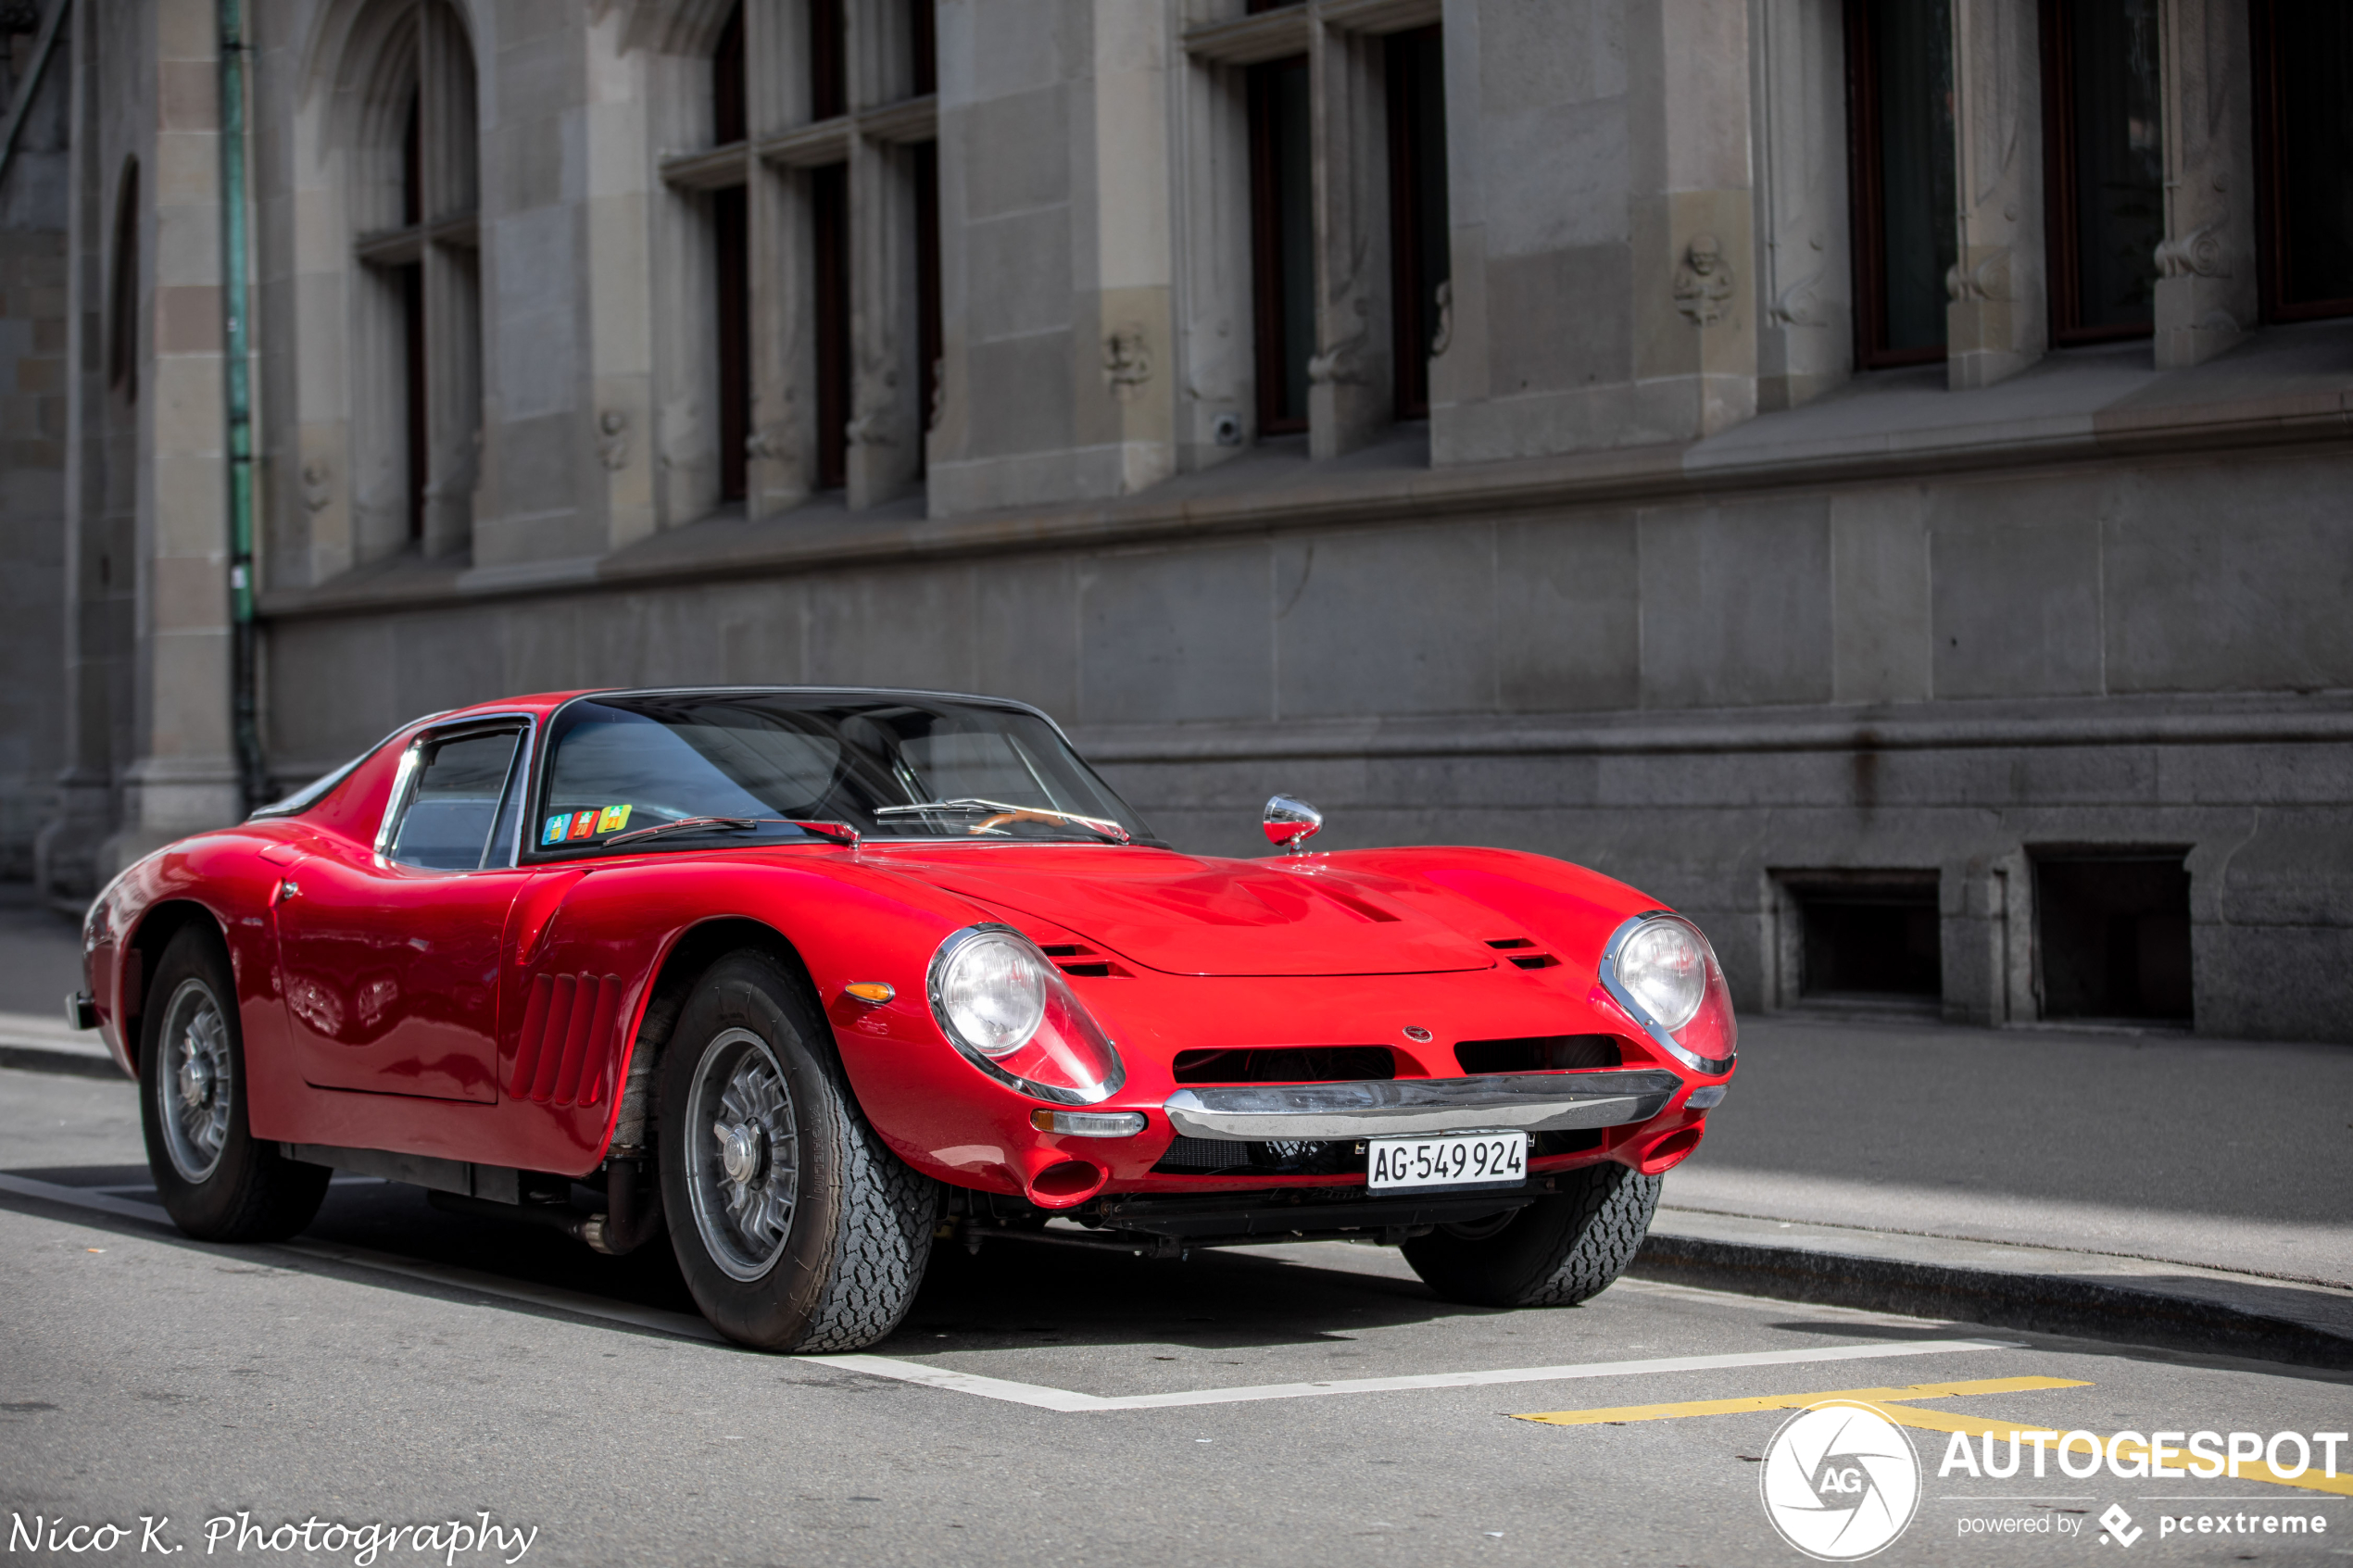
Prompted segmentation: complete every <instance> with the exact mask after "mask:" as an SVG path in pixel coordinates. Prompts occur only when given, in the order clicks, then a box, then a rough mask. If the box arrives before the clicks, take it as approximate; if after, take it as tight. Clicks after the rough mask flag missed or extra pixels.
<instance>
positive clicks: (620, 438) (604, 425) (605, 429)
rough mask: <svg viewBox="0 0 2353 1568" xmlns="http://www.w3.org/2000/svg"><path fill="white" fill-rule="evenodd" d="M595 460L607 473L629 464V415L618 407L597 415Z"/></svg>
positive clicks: (614, 471) (616, 471) (621, 468)
mask: <svg viewBox="0 0 2353 1568" xmlns="http://www.w3.org/2000/svg"><path fill="white" fill-rule="evenodd" d="M597 460H598V462H600V463H602V464H604V465H605V471H606V472H608V473H618V472H620V471H621V470H623V469H625V468H627V467H628V466H629V416H628V415H627V414H625V413H623V411H622V410H620V409H619V408H608V409H606V410H605V411H604V412H603V413H601V414H599V415H598V416H597Z"/></svg>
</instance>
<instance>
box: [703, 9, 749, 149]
mask: <svg viewBox="0 0 2353 1568" xmlns="http://www.w3.org/2000/svg"><path fill="white" fill-rule="evenodd" d="M746 130H747V126H746V123H745V119H744V8H743V6H740V5H739V6H736V8H735V9H734V10H732V11H730V12H728V13H727V25H726V26H724V27H723V28H721V29H720V30H719V42H718V44H715V45H714V46H713V47H712V49H711V141H712V142H714V143H716V144H718V145H720V146H723V147H724V146H725V145H726V144H728V143H730V142H740V141H742V140H743V139H744V133H745V132H746Z"/></svg>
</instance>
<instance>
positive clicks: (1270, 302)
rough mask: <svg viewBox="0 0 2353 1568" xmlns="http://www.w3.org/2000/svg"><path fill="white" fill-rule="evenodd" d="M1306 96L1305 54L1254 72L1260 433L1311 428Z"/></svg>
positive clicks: (1311, 218)
mask: <svg viewBox="0 0 2353 1568" xmlns="http://www.w3.org/2000/svg"><path fill="white" fill-rule="evenodd" d="M1307 93H1308V80H1307V56H1304V55H1298V56H1292V57H1291V58H1290V59H1284V60H1270V61H1268V62H1267V63H1266V64H1265V65H1259V66H1252V68H1251V69H1250V85H1249V96H1250V205H1251V275H1252V277H1251V282H1252V289H1251V293H1252V304H1253V306H1254V307H1255V310H1256V316H1257V325H1256V333H1255V338H1256V346H1257V359H1258V430H1259V433H1260V434H1262V435H1281V434H1286V433H1291V432H1295V431H1303V430H1305V429H1306V428H1307V361H1308V360H1309V359H1311V358H1314V357H1315V207H1314V195H1313V193H1312V192H1311V190H1310V188H1309V181H1310V178H1311V173H1310V165H1311V155H1310V151H1309V147H1310V141H1309V138H1310V135H1311V127H1310V120H1309V115H1308V98H1307Z"/></svg>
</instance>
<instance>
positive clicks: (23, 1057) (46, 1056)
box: [0, 1045, 130, 1083]
mask: <svg viewBox="0 0 2353 1568" xmlns="http://www.w3.org/2000/svg"><path fill="white" fill-rule="evenodd" d="M0 1067H13V1068H16V1069H18V1070H19V1071H20V1072H24V1073H66V1074H69V1076H72V1077H76V1078H111V1079H114V1080H116V1081H117V1082H120V1083H129V1082H130V1080H129V1079H127V1078H125V1077H124V1076H123V1074H122V1069H121V1068H120V1067H117V1066H116V1065H115V1064H114V1058H112V1057H110V1056H84V1055H82V1053H81V1052H80V1051H60V1050H49V1049H46V1048H44V1047H40V1046H12V1045H0Z"/></svg>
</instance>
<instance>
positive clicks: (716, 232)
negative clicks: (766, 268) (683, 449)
mask: <svg viewBox="0 0 2353 1568" xmlns="http://www.w3.org/2000/svg"><path fill="white" fill-rule="evenodd" d="M711 245H712V249H713V250H714V251H715V252H716V253H717V254H716V260H717V262H718V278H717V283H718V298H717V300H716V301H715V304H716V305H717V307H718V311H717V314H718V325H719V343H718V349H719V352H718V355H717V356H716V358H717V360H718V366H719V498H720V499H721V500H723V501H739V500H741V499H743V495H744V444H745V442H746V441H747V440H749V438H750V435H751V345H750V332H751V232H750V224H749V218H748V216H747V212H746V200H745V190H744V187H743V186H741V185H731V186H729V187H728V188H727V189H725V190H724V191H713V192H712V193H711Z"/></svg>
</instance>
